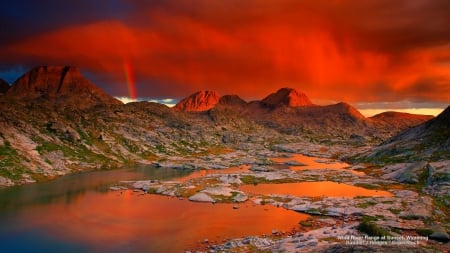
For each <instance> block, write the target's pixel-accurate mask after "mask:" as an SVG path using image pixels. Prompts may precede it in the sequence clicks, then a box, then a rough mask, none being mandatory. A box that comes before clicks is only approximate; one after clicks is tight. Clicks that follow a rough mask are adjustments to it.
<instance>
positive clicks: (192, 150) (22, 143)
mask: <svg viewBox="0 0 450 253" xmlns="http://www.w3.org/2000/svg"><path fill="white" fill-rule="evenodd" d="M2 83H5V84H2ZM5 85H6V86H5ZM0 93H2V94H3V95H0V157H1V159H0V182H2V180H1V179H2V178H3V179H5V178H6V179H8V180H9V179H10V180H12V181H13V182H14V183H19V184H20V183H25V182H31V181H35V180H41V179H42V178H51V177H54V176H58V175H63V174H67V173H70V172H73V171H78V170H86V169H99V168H110V167H117V166H120V165H123V164H125V163H133V162H137V161H138V162H151V161H155V160H160V159H166V158H170V157H173V156H180V157H185V156H190V155H194V154H198V153H199V152H200V153H201V152H205V153H208V152H209V150H211V149H217V148H218V147H222V148H236V149H239V148H242V147H243V146H246V145H247V144H249V143H250V144H252V145H256V146H258V145H260V146H264V147H267V146H270V145H272V144H274V143H280V142H283V141H286V140H287V139H289V140H292V139H297V140H304V141H312V142H322V143H333V142H340V143H347V144H352V145H353V144H356V145H361V144H364V143H365V142H371V143H380V142H381V141H384V140H387V139H388V138H390V137H392V136H394V135H395V134H397V133H399V132H401V131H404V130H408V129H410V128H411V127H414V126H416V125H418V124H421V123H424V122H425V121H427V120H430V119H431V120H430V121H428V122H427V123H425V125H424V126H422V127H421V126H419V130H413V129H416V128H412V129H411V130H408V131H407V132H406V133H410V134H406V135H405V133H403V134H401V135H399V136H400V137H394V139H391V141H390V143H394V142H396V141H400V140H405V141H410V140H409V139H405V138H406V137H405V136H410V135H411V133H412V132H410V131H414V133H416V134H417V135H418V136H419V137H420V138H425V137H423V136H427V135H426V133H427V132H429V131H431V130H433V131H445V127H447V128H446V129H447V130H448V116H439V117H437V118H436V119H433V117H431V116H423V115H411V114H401V113H394V112H389V113H383V114H379V115H376V116H374V117H370V118H366V117H364V116H363V115H362V114H361V113H360V112H359V111H358V110H357V109H356V108H354V107H353V106H351V105H349V104H346V103H338V104H335V105H327V106H319V105H314V104H312V103H311V101H310V99H309V98H308V97H307V96H306V95H305V94H303V93H301V92H299V91H296V90H294V89H290V88H282V89H280V90H278V91H277V92H275V93H272V94H270V95H268V96H267V97H266V98H264V99H262V100H260V101H251V102H246V101H244V100H243V99H241V98H240V97H239V96H237V95H224V96H220V95H219V94H218V93H217V92H214V91H200V92H197V93H195V94H193V95H191V96H189V97H187V98H185V99H183V100H181V101H180V102H179V103H178V104H177V105H176V106H175V107H173V108H169V107H167V106H165V105H161V104H157V103H151V102H134V103H128V104H122V103H121V102H120V101H118V100H116V99H115V98H113V97H112V96H110V95H108V94H107V93H106V92H104V91H103V90H101V89H100V88H99V87H97V86H95V85H94V84H93V83H91V82H90V81H88V80H87V79H86V78H84V77H83V76H82V75H81V73H80V72H79V71H78V69H77V68H75V67H45V66H42V67H36V68H33V69H32V70H30V71H29V72H27V73H25V74H24V75H23V76H21V77H20V78H19V79H18V80H17V81H15V82H14V83H13V84H12V86H11V87H9V85H8V84H7V83H6V82H0ZM447 111H448V109H447V110H446V113H448V112H447ZM444 115H445V114H444ZM440 127H441V128H440ZM435 129H438V130H435ZM419 132H420V134H419ZM401 136H403V137H401ZM395 138H397V139H395ZM430 138H437V137H430ZM443 138H447V142H446V144H445V142H444V144H442V145H443V146H444V147H448V137H445V136H444V137H443ZM413 139H414V138H412V140H411V141H413ZM430 141H431V140H430ZM433 141H434V139H433ZM433 143H434V142H433ZM433 145H434V144H433ZM439 145H441V144H439ZM3 181H5V180H3Z"/></svg>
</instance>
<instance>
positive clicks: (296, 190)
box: [239, 181, 392, 197]
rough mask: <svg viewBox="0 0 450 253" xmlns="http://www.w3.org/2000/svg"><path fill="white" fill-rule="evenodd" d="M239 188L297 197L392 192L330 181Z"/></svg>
mask: <svg viewBox="0 0 450 253" xmlns="http://www.w3.org/2000/svg"><path fill="white" fill-rule="evenodd" d="M239 188H240V190H242V191H244V192H249V193H253V194H261V195H269V194H283V195H293V196H299V197H302V196H304V197H320V196H328V197H357V196H371V197H375V196H378V197H381V196H383V197H384V196H392V193H390V192H388V191H380V190H369V189H365V188H362V187H357V186H353V185H348V184H342V183H336V182H331V181H321V182H300V183H285V184H257V185H243V186H241V187H239Z"/></svg>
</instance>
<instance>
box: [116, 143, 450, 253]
mask: <svg viewBox="0 0 450 253" xmlns="http://www.w3.org/2000/svg"><path fill="white" fill-rule="evenodd" d="M298 145H299V144H297V145H296V144H289V145H286V146H284V145H280V146H278V147H277V149H276V150H258V151H253V152H254V153H245V154H244V152H241V151H236V152H231V153H228V154H226V155H221V156H218V157H216V158H215V159H211V160H209V161H208V162H210V164H209V165H208V163H203V164H202V163H201V162H198V163H197V162H195V164H197V165H199V164H201V167H203V168H207V167H210V168H222V169H215V170H213V171H214V172H213V173H205V174H204V175H203V176H198V177H193V178H187V179H186V180H181V181H158V180H144V181H133V182H130V181H126V182H121V185H125V186H126V187H128V188H130V189H134V190H135V191H142V192H144V193H149V194H161V195H167V196H172V197H177V198H187V199H189V200H190V201H199V202H212V203H217V202H225V203H235V205H234V206H233V208H236V209H238V208H239V203H245V202H246V201H250V202H252V203H254V204H258V205H274V206H277V207H279V208H285V209H288V210H292V211H296V212H302V213H305V214H310V215H312V216H311V217H312V218H311V220H309V221H307V222H304V223H303V224H299V229H298V230H299V231H294V232H292V231H291V232H285V231H280V232H279V231H277V229H276V228H274V230H273V231H272V234H270V235H262V236H261V235H260V236H247V237H244V238H240V239H230V240H228V241H226V242H224V243H223V244H220V245H212V244H210V243H207V242H202V243H200V244H199V248H198V249H196V251H200V252H202V251H205V252H228V251H232V252H242V251H243V252H247V251H253V250H257V251H271V252H274V251H275V252H308V251H321V252H343V251H345V249H350V248H348V247H350V246H351V247H353V248H351V249H354V248H356V249H359V248H360V249H361V250H363V249H367V250H369V249H370V250H374V251H377V250H379V251H384V249H390V248H395V247H398V246H399V245H402V247H407V248H406V249H408V250H411V251H412V252H430V247H431V248H432V249H433V250H438V251H443V252H445V251H446V250H448V248H449V246H448V243H446V242H447V241H448V239H449V237H448V234H447V232H446V226H447V224H446V223H445V221H446V220H448V216H447V214H446V211H448V209H447V210H445V208H444V209H443V207H442V206H439V205H436V201H435V199H434V197H435V195H430V194H429V193H430V189H433V190H434V192H445V191H448V188H447V187H448V186H447V185H446V184H442V185H437V184H431V185H425V186H424V187H423V189H421V190H418V189H417V188H416V187H415V186H414V185H410V184H405V183H402V182H401V181H400V180H399V178H400V179H402V176H400V177H399V174H398V173H397V174H395V176H394V175H391V174H389V173H384V174H383V175H384V176H382V177H379V176H377V175H378V173H380V172H385V171H389V168H390V167H389V166H385V167H380V168H376V169H374V168H373V167H371V166H370V165H364V164H359V165H354V166H349V167H347V168H343V169H340V170H332V169H302V170H292V169H290V168H289V166H292V165H293V164H294V166H302V165H305V164H296V163H293V162H292V160H291V161H289V157H291V156H292V155H293V154H295V153H293V152H298V151H299V150H298V149H293V148H292V147H298ZM301 146H302V153H303V154H306V155H309V156H312V155H314V156H316V157H321V159H322V161H321V162H323V163H324V164H327V163H328V164H333V162H338V161H337V160H334V159H331V157H337V156H336V154H339V152H341V151H342V150H341V148H340V147H328V146H320V145H301ZM286 151H289V152H290V153H288V152H286ZM354 152H360V150H358V151H354ZM243 155H245V156H246V159H242V156H243ZM273 157H285V158H288V159H287V160H288V161H287V162H285V163H276V162H274V161H273V160H271V158H273ZM236 160H239V161H241V163H236V162H235V161H236ZM319 161H320V160H319ZM281 165H283V166H281ZM419 165H420V164H419ZM419 165H418V166H419ZM159 166H174V167H176V166H179V167H180V169H183V168H184V169H190V168H192V167H189V163H181V164H180V163H178V164H177V162H176V160H174V161H171V162H165V163H164V164H159ZM228 166H235V168H234V169H233V170H232V171H231V172H227V167H228ZM280 166H281V167H280ZM398 166H402V165H398ZM405 166H406V167H407V165H403V167H405ZM409 166H412V165H409ZM424 166H425V165H424ZM426 166H433V168H435V173H434V175H435V174H439V173H447V171H446V170H447V168H448V166H449V163H445V162H440V163H429V164H426ZM205 170H206V171H208V169H205ZM353 170H356V171H360V172H363V171H364V172H366V173H357V174H355V173H352V172H353ZM432 176H433V175H431V176H430V177H432ZM429 181H430V180H429ZM295 182H335V183H339V184H343V185H351V186H357V187H360V188H369V189H371V190H375V191H379V192H388V193H390V194H391V196H378V197H377V196H355V197H339V196H337V197H330V196H312V197H305V196H296V195H292V194H287V195H286V194H254V193H250V192H245V191H243V190H241V188H240V187H241V186H243V185H258V184H287V183H295ZM237 211H238V210H237ZM366 220H369V222H370V224H371V225H373V226H374V227H376V228H377V229H380V230H381V231H385V232H386V233H388V234H389V235H390V236H392V237H393V238H397V239H396V240H394V239H392V240H389V241H387V242H386V241H384V242H378V243H373V242H370V241H369V242H368V241H367V240H363V241H360V242H353V241H351V240H350V241H349V240H345V239H342V238H348V236H354V237H361V236H364V235H366V234H365V233H364V232H361V231H360V230H361V229H358V226H359V225H360V224H361V223H363V221H366ZM424 231H426V232H427V233H428V234H427V235H426V236H425V237H424V238H427V240H425V239H423V238H422V239H421V240H416V239H417V238H419V237H417V236H422V235H423V234H424V233H425V232H424ZM414 236H416V237H414ZM339 238H341V239H339ZM398 238H400V239H398ZM407 238H408V239H407ZM409 238H412V239H409ZM414 238H416V239H414ZM428 238H429V240H428ZM241 250H242V251H241Z"/></svg>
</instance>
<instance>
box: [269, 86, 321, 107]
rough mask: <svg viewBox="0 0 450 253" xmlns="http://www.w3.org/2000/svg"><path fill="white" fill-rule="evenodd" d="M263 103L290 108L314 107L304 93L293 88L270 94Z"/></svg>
mask: <svg viewBox="0 0 450 253" xmlns="http://www.w3.org/2000/svg"><path fill="white" fill-rule="evenodd" d="M261 102H263V103H264V104H267V105H270V106H279V105H285V106H289V107H297V106H309V105H313V103H312V102H311V100H309V98H308V97H307V96H306V95H305V94H304V93H302V92H299V91H297V90H295V89H292V88H281V89H279V90H278V91H277V92H275V93H272V94H270V95H269V96H267V97H266V98H264V99H263V100H262V101H261Z"/></svg>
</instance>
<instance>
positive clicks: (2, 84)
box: [0, 79, 9, 94]
mask: <svg viewBox="0 0 450 253" xmlns="http://www.w3.org/2000/svg"><path fill="white" fill-rule="evenodd" d="M8 90H9V83H8V82H6V81H5V80H3V79H0V94H4V93H6V92H7V91H8Z"/></svg>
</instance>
